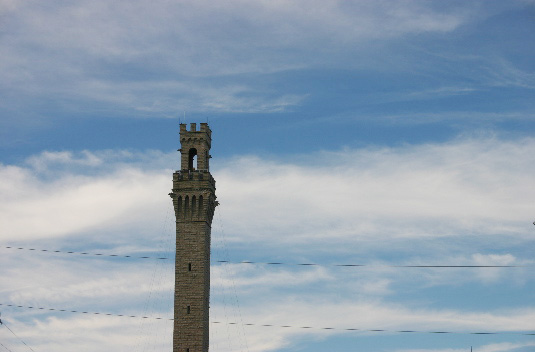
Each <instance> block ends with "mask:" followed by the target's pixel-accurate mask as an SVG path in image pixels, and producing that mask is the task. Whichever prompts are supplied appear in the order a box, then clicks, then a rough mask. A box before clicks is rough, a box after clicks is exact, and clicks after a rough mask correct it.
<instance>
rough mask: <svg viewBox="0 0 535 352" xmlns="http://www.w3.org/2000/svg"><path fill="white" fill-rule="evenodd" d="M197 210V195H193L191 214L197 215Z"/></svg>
mask: <svg viewBox="0 0 535 352" xmlns="http://www.w3.org/2000/svg"><path fill="white" fill-rule="evenodd" d="M196 211H197V199H196V198H195V196H193V197H191V216H192V217H195V212H196Z"/></svg>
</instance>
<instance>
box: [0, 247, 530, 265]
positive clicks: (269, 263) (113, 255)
mask: <svg viewBox="0 0 535 352" xmlns="http://www.w3.org/2000/svg"><path fill="white" fill-rule="evenodd" d="M0 247H1V248H8V249H20V250H28V251H38V252H47V253H62V254H80V255H92V256H104V257H118V258H133V259H159V260H167V259H174V258H167V257H151V256H145V257H137V256H133V255H121V254H103V253H89V252H73V251H60V250H49V249H35V248H24V247H13V246H0ZM213 262H214V263H221V264H260V265H293V266H335V267H375V268H526V267H534V266H535V265H386V264H383V265H381V264H318V263H285V262H254V261H249V260H244V261H234V262H233V261H229V260H216V261H213Z"/></svg>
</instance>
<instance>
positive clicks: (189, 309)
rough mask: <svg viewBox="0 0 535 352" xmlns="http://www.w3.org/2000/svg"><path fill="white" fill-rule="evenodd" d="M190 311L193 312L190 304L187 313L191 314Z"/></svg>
mask: <svg viewBox="0 0 535 352" xmlns="http://www.w3.org/2000/svg"><path fill="white" fill-rule="evenodd" d="M190 313H191V307H190V306H188V308H187V314H190Z"/></svg>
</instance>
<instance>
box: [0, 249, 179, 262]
mask: <svg viewBox="0 0 535 352" xmlns="http://www.w3.org/2000/svg"><path fill="white" fill-rule="evenodd" d="M2 248H8V249H23V250H28V251H37V252H48V253H63V254H81V255H94V256H102V257H119V258H134V259H169V258H163V257H150V256H144V257H138V256H135V255H122V254H105V253H88V252H74V251H60V250H53V249H35V248H24V247H13V246H2Z"/></svg>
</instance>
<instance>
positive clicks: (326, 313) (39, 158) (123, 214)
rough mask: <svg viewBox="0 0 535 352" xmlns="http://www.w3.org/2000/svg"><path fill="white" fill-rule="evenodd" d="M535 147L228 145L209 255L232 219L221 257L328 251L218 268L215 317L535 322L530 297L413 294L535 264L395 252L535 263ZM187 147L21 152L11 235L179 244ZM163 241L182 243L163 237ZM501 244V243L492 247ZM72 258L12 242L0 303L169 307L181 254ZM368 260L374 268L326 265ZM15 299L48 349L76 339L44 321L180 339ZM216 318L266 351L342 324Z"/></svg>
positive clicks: (117, 248)
mask: <svg viewBox="0 0 535 352" xmlns="http://www.w3.org/2000/svg"><path fill="white" fill-rule="evenodd" d="M534 147H535V141H534V140H533V139H532V138H526V139H523V140H517V141H507V140H502V139H498V138H496V137H488V136H487V137H480V138H464V139H459V140H455V141H451V142H448V143H443V144H426V145H418V146H402V147H399V148H375V149H374V148H364V149H360V150H350V149H347V150H341V151H338V152H322V153H316V154H313V155H301V156H298V155H294V156H291V157H287V159H286V160H285V161H281V160H274V159H271V160H266V159H262V158H260V157H254V156H251V157H241V158H236V159H232V160H219V161H218V162H217V163H216V164H215V165H213V173H214V176H215V178H216V180H217V185H218V189H217V195H218V198H219V200H220V201H221V205H220V207H218V209H217V214H218V215H217V216H218V218H217V221H218V222H219V224H218V225H216V226H214V230H213V236H214V252H213V255H219V254H218V251H222V250H224V249H222V248H219V247H220V245H219V244H218V241H220V240H221V239H219V238H218V237H219V236H221V233H220V232H221V231H224V232H226V233H227V237H228V239H229V242H228V243H227V246H230V247H231V248H232V251H233V252H234V254H233V258H225V257H224V258H217V259H234V258H238V260H257V258H258V260H257V261H268V259H269V260H270V261H271V260H281V261H284V262H290V263H292V262H293V263H299V262H302V261H306V262H310V261H313V262H316V260H312V259H318V260H317V262H319V263H320V264H326V265H325V266H318V267H298V266H279V267H273V266H271V267H269V266H262V265H245V264H241V265H234V264H224V265H219V266H215V267H214V268H213V271H212V274H213V285H212V289H213V291H212V294H213V296H212V298H213V299H212V312H213V314H212V319H213V320H217V321H222V322H223V323H227V322H236V321H238V322H239V321H243V322H246V323H247V322H250V323H254V324H273V325H286V324H287V325H292V326H303V325H309V326H313V327H319V328H321V327H335V328H353V327H354V328H363V329H374V328H377V329H387V330H401V329H414V330H423V331H428V330H434V329H437V330H438V329H440V330H454V331H485V330H490V331H513V330H522V331H525V330H526V329H533V328H534V327H533V325H532V324H533V321H535V313H534V312H533V308H532V307H531V306H530V305H529V304H527V305H526V304H524V305H523V304H522V302H518V303H517V304H516V305H515V306H514V307H512V306H511V305H510V303H507V304H505V306H502V305H501V303H497V305H496V306H495V307H493V308H492V309H488V310H486V311H478V310H470V309H463V308H455V307H450V308H445V307H442V306H437V305H436V304H435V303H434V302H432V301H430V302H413V301H408V302H405V301H403V299H402V293H403V292H405V293H406V290H408V288H407V287H409V286H410V290H416V289H428V288H429V287H433V286H439V285H442V286H447V287H449V288H451V287H462V285H464V284H468V283H470V284H472V285H482V286H485V287H486V288H487V287H493V288H496V287H498V286H499V285H503V284H504V283H506V284H507V285H509V284H511V283H512V284H513V285H517V287H518V288H519V290H522V289H526V287H528V286H529V285H530V280H531V277H530V276H529V272H528V271H527V270H523V269H521V268H517V269H502V270H500V269H488V270H487V269H482V270H479V269H477V270H475V271H466V270H463V271H460V270H461V269H459V270H453V269H451V270H450V269H448V270H447V271H444V270H435V269H430V270H426V271H418V272H417V273H416V272H414V271H411V272H409V273H407V272H403V273H404V275H399V273H400V271H399V269H395V268H390V267H387V266H384V265H390V264H430V263H431V264H435V263H436V264H451V263H455V264H461V265H476V264H483V265H509V264H515V265H517V264H529V265H532V264H533V262H532V260H531V259H530V258H528V257H526V256H525V254H524V253H525V247H529V246H530V245H531V242H530V241H531V234H532V232H531V231H532V227H533V225H532V224H531V222H532V214H531V213H530V209H531V208H530V204H531V203H530V202H532V199H533V198H534V197H535V194H533V187H531V183H532V182H531V181H532V180H531V178H532V177H531V175H533V174H535V170H533V168H534V166H533V165H535V163H534V162H533V161H534V160H533V158H534V155H533V153H532V151H533V150H534ZM289 158H293V161H289V160H290V159H289ZM175 160H176V155H175V154H173V155H167V154H164V153H160V152H155V151H148V152H146V153H139V152H132V151H100V152H89V151H85V152H69V151H63V152H43V153H41V154H39V155H35V156H32V157H30V158H28V159H27V161H26V162H25V163H23V164H21V165H2V166H1V168H0V204H1V212H0V220H1V223H2V230H3V231H2V234H1V235H0V237H1V242H2V243H4V245H8V244H13V243H16V244H17V245H19V246H21V247H30V248H41V247H42V248H46V249H64V248H68V250H73V249H75V248H81V249H82V250H85V251H89V250H90V249H92V248H93V249H95V252H96V251H97V250H98V252H102V251H106V253H117V252H119V253H125V254H130V253H128V252H127V251H141V250H146V251H151V252H156V251H158V250H161V251H163V252H166V253H169V252H172V251H173V248H172V246H173V219H172V217H173V213H172V210H171V209H170V207H171V203H170V200H169V199H168V197H167V193H168V192H169V190H170V188H171V173H172V170H170V169H168V166H169V165H172V163H173V162H174V161H175ZM166 213H167V220H164V217H165V216H164V214H166ZM218 226H220V227H218ZM162 241H163V242H166V241H167V242H168V243H160V245H159V246H160V247H161V248H160V249H157V247H158V242H162ZM466 241H469V243H470V246H467V245H466V243H467V242H466ZM470 241H471V242H470ZM487 241H492V246H490V247H491V248H492V250H491V249H489V246H488V245H487V244H486V243H487ZM73 247H74V248H73ZM274 254H276V255H277V257H276V258H275V257H273V255H274ZM391 254H395V259H394V258H392V257H391V256H390V255H391ZM227 255H228V254H227ZM72 256H74V255H71V257H68V255H67V254H50V253H37V252H32V251H25V252H23V251H18V250H15V249H5V248H4V249H2V256H0V261H1V263H0V264H1V265H0V268H1V270H2V275H1V276H2V277H3V278H5V279H6V280H4V281H3V282H7V284H3V285H2V287H1V288H0V290H1V293H2V296H3V297H5V298H4V301H3V302H0V303H15V304H21V305H23V304H27V305H31V306H37V305H38V304H40V305H42V306H46V305H49V306H50V307H52V308H68V307H73V308H75V309H85V310H87V311H89V310H90V309H91V308H94V310H100V309H102V308H103V309H110V310H114V311H116V312H118V313H121V314H122V313H131V312H132V313H131V314H136V315H140V314H145V313H147V314H149V315H154V316H156V315H165V314H167V316H169V314H171V313H170V312H171V305H172V299H171V296H172V272H171V271H172V264H164V263H156V264H154V263H153V264H146V263H138V262H124V261H116V260H115V261H106V260H102V259H98V258H84V259H82V258H79V257H72ZM362 261H364V264H370V265H371V266H370V267H368V268H365V270H359V269H356V268H351V269H342V268H335V267H331V266H329V264H339V263H341V262H342V263H345V262H349V263H355V262H356V263H362ZM149 263H151V262H149ZM146 265H152V266H151V267H149V266H146ZM155 265H156V266H155ZM373 265H375V266H373ZM382 265H383V266H382ZM505 270H509V271H505ZM511 270H515V271H511ZM517 270H518V271H517ZM529 287H530V286H529ZM404 290H405V291H404ZM238 297H239V301H240V303H238ZM155 298H158V301H159V302H160V303H155V301H154V299H155ZM5 300H7V301H9V302H6V301H5ZM496 302H501V301H500V300H499V299H497V300H496ZM66 306H68V307H66ZM2 311H3V313H4V315H3V317H2V318H3V319H6V321H7V322H8V324H9V323H10V322H12V323H13V327H14V328H15V329H17V330H18V331H27V333H24V334H23V338H24V339H27V340H28V341H29V342H31V343H32V345H34V346H37V347H41V349H50V348H54V350H55V351H58V352H62V351H67V350H70V349H69V348H71V347H72V346H71V344H70V343H71V342H70V341H71V339H70V338H66V340H65V341H66V343H65V345H64V346H63V347H58V346H52V347H51V346H50V344H51V343H52V342H51V339H50V338H48V337H47V336H48V335H44V331H47V329H53V330H50V331H54V334H56V333H57V335H54V339H56V338H57V337H58V336H60V337H66V336H76V335H77V334H84V333H85V335H84V336H85V337H86V342H87V343H86V345H87V350H91V349H93V350H94V349H95V346H96V345H97V344H99V345H101V346H100V347H99V349H100V350H102V351H106V349H108V350H116V349H117V346H131V344H133V343H134V342H133V341H131V340H128V341H126V340H127V337H126V336H133V335H135V334H134V333H133V331H134V325H135V324H148V325H146V327H150V329H154V330H153V331H159V332H160V335H159V336H160V338H159V340H158V341H156V340H150V339H151V338H152V337H149V335H150V334H149V333H147V334H145V333H143V334H141V336H140V340H141V341H142V343H148V344H150V345H151V346H160V344H163V345H162V346H164V345H165V346H168V344H169V341H170V329H169V327H168V326H167V325H166V326H165V327H163V328H158V327H157V326H156V325H154V324H160V323H159V322H158V323H157V322H154V323H150V322H145V323H140V322H139V321H136V323H133V322H132V323H130V322H129V321H128V322H125V323H124V324H123V325H121V321H118V320H117V321H116V320H112V321H105V318H99V317H91V318H90V319H89V320H84V319H88V318H87V317H77V316H62V315H52V316H51V315H49V314H42V313H40V312H34V311H27V310H21V309H15V308H11V309H9V310H6V309H5V307H3V308H2ZM6 314H7V317H6ZM32 319H33V320H32ZM124 319H126V318H124ZM102 320H104V322H103V321H102ZM99 324H101V325H102V326H107V325H106V324H111V325H110V326H109V327H108V328H109V330H110V332H109V334H110V339H109V340H108V341H107V342H106V343H104V342H102V341H101V339H100V337H99V336H100V335H99V334H100V333H101V325H99ZM214 325H215V326H214V327H213V335H212V341H213V342H214V345H218V346H219V347H217V348H215V349H214V351H215V350H221V351H223V350H229V351H230V350H233V349H235V347H236V345H237V344H244V343H245V342H244V341H243V340H240V339H241V338H240V339H238V338H236V339H235V338H234V337H233V338H232V339H235V340H233V341H232V343H230V345H231V346H230V347H229V342H228V340H229V339H228V338H227V335H228V334H232V336H238V335H239V336H243V334H244V332H245V334H246V335H247V344H248V345H249V350H250V351H270V350H276V349H278V348H279V349H280V348H282V346H291V345H292V344H293V343H294V342H295V341H297V340H299V339H302V338H303V337H306V338H314V339H323V338H328V337H330V336H335V335H336V334H337V333H338V332H341V331H337V330H335V331H329V330H310V331H309V330H307V329H290V328H286V329H284V328H275V327H271V328H268V327H260V326H246V327H240V326H235V327H227V326H226V324H214ZM136 326H138V325H136ZM385 334H386V333H385ZM150 336H155V335H150ZM151 341H152V342H151ZM240 341H242V342H240ZM9 342H11V343H14V341H11V340H9ZM102 346H105V347H102ZM84 348H86V347H84ZM519 348H520V347H519ZM512 351H514V349H512Z"/></svg>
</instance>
